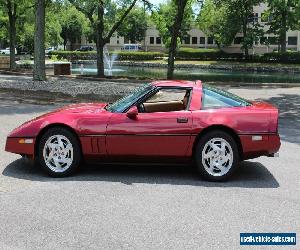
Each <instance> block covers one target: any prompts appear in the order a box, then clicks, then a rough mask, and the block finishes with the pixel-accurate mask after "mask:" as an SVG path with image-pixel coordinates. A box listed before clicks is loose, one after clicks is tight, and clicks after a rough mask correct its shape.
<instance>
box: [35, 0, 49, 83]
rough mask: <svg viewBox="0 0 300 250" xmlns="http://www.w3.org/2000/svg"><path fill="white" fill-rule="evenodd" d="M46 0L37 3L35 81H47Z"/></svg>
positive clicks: (37, 0) (39, 0)
mask: <svg viewBox="0 0 300 250" xmlns="http://www.w3.org/2000/svg"><path fill="white" fill-rule="evenodd" d="M45 7H46V6H45V0H36V2H35V32H34V33H35V36H34V69H33V80H36V81H45V80H46V72H45Z"/></svg>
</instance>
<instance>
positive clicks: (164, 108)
mask: <svg viewBox="0 0 300 250" xmlns="http://www.w3.org/2000/svg"><path fill="white" fill-rule="evenodd" d="M144 107H145V112H146V113H152V112H170V111H180V110H184V109H185V107H184V105H183V103H182V101H171V102H152V103H151V102H150V103H149V102H148V103H147V102H145V103H144Z"/></svg>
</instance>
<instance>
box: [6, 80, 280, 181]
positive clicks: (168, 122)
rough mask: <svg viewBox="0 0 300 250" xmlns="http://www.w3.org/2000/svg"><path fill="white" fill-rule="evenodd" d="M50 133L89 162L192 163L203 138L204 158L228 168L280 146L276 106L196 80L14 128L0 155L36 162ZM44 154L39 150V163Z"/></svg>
mask: <svg viewBox="0 0 300 250" xmlns="http://www.w3.org/2000/svg"><path fill="white" fill-rule="evenodd" d="M56 127H60V128H62V129H64V130H68V131H69V132H70V133H72V134H73V137H74V141H75V139H76V140H77V142H75V143H76V144H79V148H80V150H79V151H80V154H81V155H82V159H84V160H85V161H94V162H106V161H109V162H110V161H114V162H115V161H126V162H132V161H142V162H147V163H149V162H155V161H158V162H176V163H178V162H191V161H192V160H193V159H194V158H195V154H198V156H199V155H200V154H201V152H198V153H197V150H200V149H198V148H199V147H200V146H199V144H201V145H202V144H203V147H204V146H205V145H206V144H205V141H203V140H205V138H206V137H207V136H208V137H207V138H208V139H206V140H207V141H209V140H211V141H210V142H212V144H211V145H210V146H211V148H210V146H209V145H208V144H207V145H206V146H205V147H206V148H207V150H206V152H204V153H202V158H203V157H206V155H205V154H207V157H213V158H212V159H214V161H213V162H216V161H217V160H216V159H217V158H218V157H220V158H221V157H222V156H223V159H225V156H226V157H227V158H228V157H231V163H234V160H236V162H238V161H240V160H246V159H251V158H256V157H259V156H273V155H274V154H275V153H276V152H277V151H278V150H279V147H280V137H279V135H278V110H277V109H276V108H275V107H273V106H272V105H270V104H268V103H265V102H250V101H247V100H244V99H242V98H240V97H238V96H235V95H232V94H230V93H228V92H226V91H223V90H219V89H216V88H213V87H210V86H206V85H202V83H201V81H196V82H192V81H157V82H153V83H150V84H146V85H143V86H141V87H139V88H137V89H136V90H135V91H133V92H132V93H131V94H129V95H128V96H126V97H124V98H122V99H120V100H118V101H117V102H115V103H113V104H109V105H108V104H106V103H85V104H74V105H70V106H66V107H63V108H60V109H58V110H55V111H53V112H50V113H47V114H45V115H42V116H40V117H37V118H35V119H33V120H31V121H28V122H26V123H24V124H23V125H21V126H20V127H18V128H16V129H15V130H13V131H12V132H11V133H10V134H9V135H8V137H7V142H6V151H9V152H13V153H17V154H21V155H25V156H27V157H29V158H36V157H39V154H38V152H39V148H42V147H44V146H43V144H42V145H41V138H42V137H43V136H44V135H45V133H47V131H48V130H51V129H53V128H56ZM57 133H58V134H59V132H57ZM62 134H63V133H62ZM46 137H47V136H46ZM66 137H67V138H69V137H68V135H66ZM71 137H72V136H71ZM222 138H223V139H222ZM46 139H47V138H45V141H46ZM215 139H216V140H217V141H215ZM55 143H58V142H55ZM65 144H66V141H65ZM213 144H214V145H213ZM51 145H52V144H51ZM61 145H63V144H61ZM230 145H231V146H230ZM73 146H74V145H73ZM225 146H226V149H225ZM213 148H214V149H216V151H218V153H216V155H215V156H211V154H212V153H213V152H211V151H212V150H213ZM221 148H223V149H224V150H225V151H227V153H226V152H223V153H222V152H221ZM230 149H231V156H229V151H230ZM49 150H50V151H51V149H49ZM57 150H59V149H58V148H57ZM203 150H204V148H203V149H202V151H203ZM224 150H223V151H224ZM44 154H45V152H44ZM234 154H235V156H234V157H233V155H234ZM42 155H43V153H42V152H40V158H41V157H42ZM199 157H200V156H199ZM202 158H201V157H200V158H199V159H198V161H202V160H203V159H202ZM227 158H226V159H227ZM235 158H237V159H235ZM209 159H210V158H209ZM219 162H221V161H219ZM42 163H43V162H42ZM42 163H41V164H42ZM202 163H203V164H204V165H205V161H204V162H202ZM199 164H200V165H201V162H200V163H199ZM216 164H217V163H216ZM235 165H236V164H235ZM214 171H216V170H214ZM207 177H208V179H214V177H213V178H210V175H208V176H207ZM215 179H218V180H219V179H225V177H224V178H223V177H222V178H221V177H219V176H217V177H216V178H215Z"/></svg>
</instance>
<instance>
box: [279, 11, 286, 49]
mask: <svg viewBox="0 0 300 250" xmlns="http://www.w3.org/2000/svg"><path fill="white" fill-rule="evenodd" d="M286 19H287V13H286V12H283V13H282V14H281V29H280V34H279V43H280V51H281V52H286V30H287V27H286V26H287V20H286Z"/></svg>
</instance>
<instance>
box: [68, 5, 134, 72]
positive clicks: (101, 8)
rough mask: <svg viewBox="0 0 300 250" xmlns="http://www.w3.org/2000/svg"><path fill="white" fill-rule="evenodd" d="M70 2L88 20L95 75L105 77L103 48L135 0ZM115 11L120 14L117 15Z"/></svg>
mask: <svg viewBox="0 0 300 250" xmlns="http://www.w3.org/2000/svg"><path fill="white" fill-rule="evenodd" d="M70 2H71V3H72V4H73V5H74V6H75V8H76V9H77V10H79V11H80V12H82V13H83V14H84V15H85V16H86V18H87V19H88V20H89V22H90V25H91V27H92V29H93V33H94V40H95V42H96V47H97V76H98V77H105V75H104V55H103V51H104V50H103V48H104V46H105V44H106V43H108V42H109V41H110V38H111V37H112V35H113V34H114V33H115V32H116V31H117V29H118V28H119V27H120V25H121V24H122V23H123V21H124V20H125V18H126V16H127V15H128V14H129V12H130V11H131V10H132V9H133V7H134V6H135V4H136V2H137V0H132V1H130V2H129V1H127V0H126V1H120V2H117V3H113V2H111V1H110V0H106V1H104V0H90V1H84V0H70ZM117 12H118V13H120V14H119V15H117V14H116V13H117Z"/></svg>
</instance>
